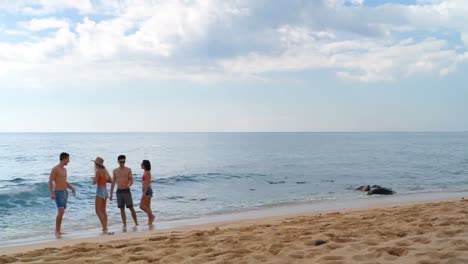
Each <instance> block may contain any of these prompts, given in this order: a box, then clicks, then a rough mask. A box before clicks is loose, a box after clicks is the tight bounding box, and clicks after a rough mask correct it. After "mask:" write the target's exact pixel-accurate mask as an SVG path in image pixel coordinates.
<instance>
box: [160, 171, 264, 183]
mask: <svg viewBox="0 0 468 264" xmlns="http://www.w3.org/2000/svg"><path fill="white" fill-rule="evenodd" d="M265 176H266V175H264V174H255V173H245V174H227V173H217V172H208V173H198V174H192V175H175V176H169V177H164V178H158V179H156V180H155V181H154V182H155V183H156V184H163V185H175V184H178V183H200V182H205V181H213V180H230V179H244V178H252V177H265Z"/></svg>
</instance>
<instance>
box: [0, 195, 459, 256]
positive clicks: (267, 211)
mask: <svg viewBox="0 0 468 264" xmlns="http://www.w3.org/2000/svg"><path fill="white" fill-rule="evenodd" d="M463 194H466V192H439V193H434V192H431V193H416V194H407V195H393V196H372V197H371V196H369V197H365V198H359V199H352V200H335V201H320V202H315V203H312V202H304V203H294V204H288V205H282V206H274V207H269V208H261V209H251V210H245V211H240V212H232V213H228V214H219V215H208V216H203V217H199V218H191V219H179V220H172V221H161V222H157V223H156V225H155V226H154V227H153V228H150V227H148V226H144V225H141V226H139V227H138V229H134V228H133V226H132V225H129V226H128V227H127V232H123V231H122V229H121V228H119V227H115V226H112V227H110V230H109V231H112V232H115V234H114V235H101V234H100V233H99V230H98V229H97V228H94V229H89V230H80V231H73V232H71V233H67V234H65V235H64V236H63V237H62V239H55V238H54V237H53V235H52V234H51V235H48V236H40V237H34V238H27V239H20V240H11V241H6V242H1V243H0V255H11V254H15V253H21V252H27V251H31V250H38V249H44V248H50V247H57V248H60V247H64V246H71V245H76V244H79V243H85V242H86V243H91V242H92V243H94V242H109V241H115V240H127V239H137V238H145V237H149V236H152V235H155V234H165V233H169V232H179V231H187V230H189V231H193V230H199V229H207V228H208V229H209V228H213V227H219V226H226V225H245V224H255V223H257V222H264V221H267V222H269V221H275V220H279V219H285V218H290V217H300V216H313V215H319V214H327V213H337V212H338V213H347V212H352V211H359V210H371V209H376V208H377V209H381V208H390V207H399V206H411V205H414V204H424V203H430V202H442V201H457V200H460V198H462V197H464V195H463Z"/></svg>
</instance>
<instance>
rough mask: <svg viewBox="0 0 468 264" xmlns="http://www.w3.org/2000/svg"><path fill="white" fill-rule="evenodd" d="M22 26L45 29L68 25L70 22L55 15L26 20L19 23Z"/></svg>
mask: <svg viewBox="0 0 468 264" xmlns="http://www.w3.org/2000/svg"><path fill="white" fill-rule="evenodd" d="M19 24H20V25H21V26H22V27H24V28H26V29H28V30H31V31H41V30H44V29H54V28H62V27H68V26H69V22H68V20H66V19H57V18H54V17H50V18H41V19H37V18H34V19H32V20H30V21H24V22H20V23H19Z"/></svg>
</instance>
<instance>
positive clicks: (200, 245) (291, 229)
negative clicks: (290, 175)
mask: <svg viewBox="0 0 468 264" xmlns="http://www.w3.org/2000/svg"><path fill="white" fill-rule="evenodd" d="M467 213H468V201H466V200H449V201H437V202H418V203H411V204H402V205H396V206H395V205H394V206H385V207H380V208H377V207H373V208H367V209H350V210H342V211H338V212H327V213H311V214H302V215H288V216H281V217H270V218H263V219H251V220H243V221H233V222H223V223H216V224H208V225H200V226H191V227H184V228H178V229H176V230H170V231H156V230H155V231H149V232H145V233H133V234H121V235H117V236H101V237H98V238H86V239H76V240H67V241H53V242H47V243H42V244H35V245H28V246H18V247H15V248H2V249H1V251H0V254H2V256H1V257H0V263H21V262H28V263H420V264H430V263H434V264H436V263H468V219H467ZM320 242H322V243H323V242H325V243H324V244H321V245H318V244H320Z"/></svg>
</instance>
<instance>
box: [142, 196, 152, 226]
mask: <svg viewBox="0 0 468 264" xmlns="http://www.w3.org/2000/svg"><path fill="white" fill-rule="evenodd" d="M147 199H148V198H146V197H145V198H143V199H141V201H140V209H141V210H142V211H143V212H145V213H146V215H147V216H148V222H149V217H150V213H149V212H148V208H147V207H146V201H147Z"/></svg>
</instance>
